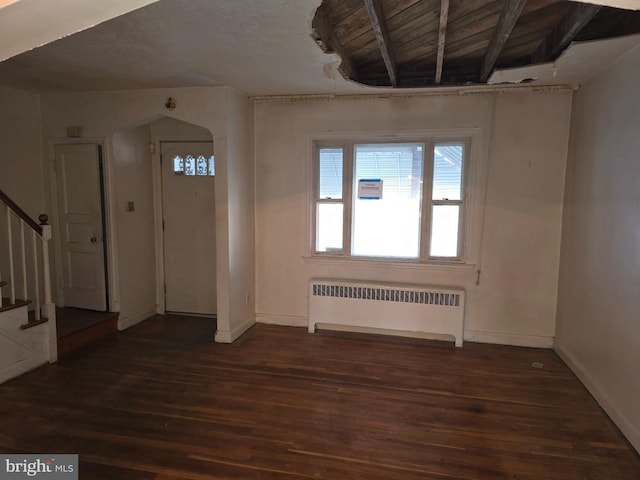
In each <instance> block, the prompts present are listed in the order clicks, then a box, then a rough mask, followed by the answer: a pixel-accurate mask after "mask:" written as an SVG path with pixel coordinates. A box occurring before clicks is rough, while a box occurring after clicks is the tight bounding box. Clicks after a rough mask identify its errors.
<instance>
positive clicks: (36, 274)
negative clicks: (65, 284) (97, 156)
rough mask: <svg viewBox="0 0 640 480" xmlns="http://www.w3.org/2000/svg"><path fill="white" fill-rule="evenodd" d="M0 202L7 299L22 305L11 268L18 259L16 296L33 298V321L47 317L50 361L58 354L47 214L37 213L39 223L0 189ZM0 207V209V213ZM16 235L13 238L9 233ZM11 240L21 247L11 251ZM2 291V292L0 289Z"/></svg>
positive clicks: (0, 284)
mask: <svg viewBox="0 0 640 480" xmlns="http://www.w3.org/2000/svg"><path fill="white" fill-rule="evenodd" d="M0 202H1V203H4V205H5V206H6V217H7V244H8V247H9V248H8V254H9V258H8V266H9V278H10V290H11V297H10V299H9V302H10V305H13V306H17V307H22V306H24V305H23V304H22V303H21V304H19V305H16V275H15V271H14V268H15V267H16V266H17V265H15V262H16V261H18V262H20V263H21V267H22V272H21V273H22V278H21V285H20V286H19V287H18V290H20V289H22V291H21V292H19V293H20V294H21V295H22V296H23V298H21V299H20V300H24V301H25V304H26V303H29V301H32V302H35V304H34V307H35V320H36V321H37V322H38V323H37V324H36V325H39V324H40V323H42V320H43V319H46V320H48V321H47V322H46V327H45V328H46V330H47V337H48V341H47V343H48V344H47V350H48V352H47V353H48V357H49V361H50V362H55V361H56V360H57V358H58V349H57V335H56V330H57V329H56V306H55V304H54V303H53V298H52V294H51V268H50V259H49V241H50V240H51V226H50V225H48V224H47V222H48V220H49V217H48V216H47V215H45V214H42V215H40V216H39V217H38V218H39V220H40V224H38V222H36V221H35V220H33V219H32V218H31V217H30V216H29V215H28V214H27V213H26V212H25V211H24V210H23V209H22V208H20V206H19V205H17V204H16V203H15V202H14V201H13V200H12V199H11V198H10V197H9V196H8V195H7V194H5V193H4V192H3V191H2V190H0ZM1 213H2V210H0V214H1ZM13 216H15V217H16V219H17V221H19V222H20V225H19V227H20V232H19V233H18V232H17V231H14V230H13V227H14V223H15V222H14V219H13ZM25 227H29V228H30V229H31V230H32V236H31V245H32V249H33V274H32V275H29V274H28V272H27V245H26V244H27V242H28V239H27V238H26V234H25ZM14 234H15V235H16V238H15V239H14V238H13V236H14ZM38 236H39V237H40V239H41V244H40V247H41V248H42V254H41V256H42V257H41V261H42V289H43V292H40V288H41V286H40V281H41V280H40V266H39V262H38V258H39V256H40V254H39V252H38V238H37V237H38ZM14 240H16V241H19V242H20V247H18V248H20V249H21V250H20V251H19V252H18V251H14ZM0 253H2V254H3V255H4V252H0ZM18 255H20V256H18ZM32 280H33V289H32V290H33V291H30V290H29V288H30V285H31V282H32ZM0 286H2V287H4V286H7V282H0ZM0 295H2V292H0ZM43 296H44V299H43V300H44V301H43V302H42V303H41V299H42V297H43ZM0 306H2V302H0ZM36 325H24V326H23V329H29V327H31V326H36Z"/></svg>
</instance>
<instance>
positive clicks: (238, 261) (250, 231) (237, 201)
mask: <svg viewBox="0 0 640 480" xmlns="http://www.w3.org/2000/svg"><path fill="white" fill-rule="evenodd" d="M226 111H227V113H228V116H227V121H228V124H227V138H226V144H225V145H224V146H225V147H226V151H227V153H228V161H227V162H226V163H224V164H222V165H221V168H222V169H223V171H222V172H221V173H222V174H223V176H224V177H226V178H227V179H228V181H227V182H226V185H224V184H223V185H221V191H220V192H218V185H219V184H218V183H217V181H216V202H218V199H219V198H222V199H223V202H224V203H223V204H222V205H219V204H218V203H216V216H218V215H221V216H223V217H226V220H225V223H227V224H228V225H229V229H228V235H227V236H226V238H223V239H222V242H220V241H219V242H218V249H217V260H218V262H219V263H218V265H222V267H223V268H222V269H221V268H220V267H219V268H218V273H219V276H218V284H219V285H220V284H224V282H225V281H228V282H229V283H228V288H226V289H222V290H221V291H219V297H218V298H220V294H223V295H227V300H226V301H225V302H224V303H223V305H228V307H227V308H228V309H229V314H228V316H229V330H228V331H225V330H223V329H220V328H218V331H217V332H216V339H217V340H218V341H221V342H231V341H233V340H234V339H236V338H238V337H239V336H240V335H241V334H242V333H243V332H244V331H246V330H247V329H248V328H249V327H251V326H252V325H253V324H254V323H255V283H254V282H255V231H254V224H255V213H254V212H255V205H254V161H253V160H254V158H253V107H252V105H251V103H250V102H249V101H248V100H247V99H246V98H245V97H244V96H242V95H240V94H239V93H238V92H235V91H233V90H229V91H228V92H227V110H226ZM216 151H217V150H216ZM216 158H217V156H216ZM216 168H217V166H216ZM217 175H218V171H216V176H217ZM225 250H226V251H227V252H228V254H224V252H225ZM227 272H228V273H227ZM221 273H222V276H220V274H221ZM218 303H219V305H220V301H219V302H218Z"/></svg>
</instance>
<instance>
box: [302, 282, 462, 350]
mask: <svg viewBox="0 0 640 480" xmlns="http://www.w3.org/2000/svg"><path fill="white" fill-rule="evenodd" d="M463 324H464V289H462V288H452V287H446V288H443V287H429V286H420V285H392V284H381V283H371V282H362V281H350V280H331V279H312V280H311V282H310V287H309V332H311V333H313V332H315V330H316V328H340V329H342V330H350V329H352V330H355V331H363V330H364V331H371V332H372V333H382V332H384V333H392V334H393V333H394V332H395V333H399V334H405V335H406V334H414V335H416V334H420V335H416V336H425V337H429V334H431V335H433V336H434V338H435V336H442V335H446V336H448V337H453V338H454V339H455V344H456V347H461V346H462V335H463V330H464V325H463Z"/></svg>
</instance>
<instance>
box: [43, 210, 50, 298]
mask: <svg viewBox="0 0 640 480" xmlns="http://www.w3.org/2000/svg"><path fill="white" fill-rule="evenodd" d="M43 217H44V220H43ZM40 221H44V222H46V221H47V216H46V215H40ZM41 226H42V276H43V280H44V303H45V304H49V303H51V272H50V271H49V270H50V269H49V240H51V225H45V224H41Z"/></svg>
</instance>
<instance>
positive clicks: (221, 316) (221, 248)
mask: <svg viewBox="0 0 640 480" xmlns="http://www.w3.org/2000/svg"><path fill="white" fill-rule="evenodd" d="M235 95H238V96H239V94H237V93H236V92H235V91H233V90H232V89H230V88H227V87H202V88H177V89H156V90H133V91H119V92H91V93H77V94H74V93H72V94H45V95H42V102H41V103H42V132H43V141H44V142H45V144H44V146H43V151H44V152H46V156H47V160H46V163H47V168H50V165H49V164H48V162H49V161H50V160H49V159H48V156H49V153H48V152H49V151H50V150H51V148H50V145H49V144H50V143H51V142H52V141H54V140H56V139H57V140H60V139H63V138H64V136H65V132H66V127H67V126H70V125H72V126H82V127H83V129H84V136H85V137H86V138H97V139H104V140H105V143H106V144H107V146H108V147H109V146H110V144H111V142H110V140H111V137H112V135H113V133H114V132H117V131H123V132H124V131H126V130H129V129H134V128H137V127H139V126H141V125H146V124H148V123H150V122H153V121H155V120H157V119H159V118H161V117H163V116H169V117H172V118H175V119H178V120H181V121H184V122H188V123H192V124H195V125H201V126H203V127H205V128H206V129H208V130H209V131H210V132H211V133H212V136H213V142H214V145H215V148H216V163H217V166H219V169H218V173H217V175H216V208H217V212H216V224H217V225H216V232H217V233H216V235H217V251H218V259H221V258H228V257H229V256H230V252H229V245H234V246H235V245H237V246H238V247H234V248H238V250H236V251H235V252H234V254H233V256H234V257H235V258H237V257H242V256H244V257H246V258H248V259H251V258H253V257H252V255H253V253H252V250H251V251H246V252H245V251H242V248H244V247H250V244H247V243H246V241H244V240H242V239H237V238H236V236H237V235H245V234H250V233H251V232H248V231H245V229H242V228H235V227H233V228H230V222H232V220H230V215H229V210H230V209H231V208H232V207H231V205H230V204H229V202H228V201H227V198H226V194H227V192H233V191H235V189H236V188H237V187H238V185H240V186H241V187H242V185H244V184H245V183H246V182H248V181H250V177H249V173H247V171H246V170H241V173H240V174H237V175H236V174H234V175H233V177H232V178H230V179H228V178H227V176H226V173H227V162H228V161H232V160H233V161H235V160H236V158H235V154H234V158H233V159H231V158H230V157H229V155H228V152H227V148H226V145H227V144H228V142H227V137H228V136H229V137H230V138H231V143H232V144H234V145H238V146H237V147H236V148H237V149H239V148H244V149H245V150H246V151H247V152H249V153H248V154H249V155H250V151H251V142H252V138H251V137H250V136H249V135H245V134H244V133H242V134H241V133H233V132H228V129H229V126H230V125H232V124H233V122H232V120H231V119H232V118H233V117H234V115H236V113H235V112H234V110H233V109H234V108H236V107H237V108H240V107H239V106H238V105H239V103H238V102H240V101H239V100H238V101H237V102H231V101H230V100H229V98H230V96H231V97H233V96H235ZM168 97H173V98H174V99H175V100H176V102H177V107H176V108H175V110H167V109H166V108H165V106H164V104H165V101H166V99H167V98H168ZM238 98H241V96H239V97H238ZM244 101H245V102H246V100H244ZM247 108H248V107H247ZM242 112H243V115H244V114H246V112H247V110H246V109H243V110H242ZM243 142H248V144H247V145H246V146H244V147H242V146H240V144H241V143H243ZM238 158H239V159H241V161H242V162H246V161H248V160H247V159H246V158H247V157H245V156H244V155H239V156H238ZM114 159H115V157H114V152H112V151H111V149H110V148H108V149H107V151H106V152H105V161H106V164H107V172H106V173H107V184H108V192H107V193H108V196H109V198H108V204H109V205H108V207H109V218H110V222H111V225H116V227H115V229H116V230H117V232H118V233H117V235H112V237H111V238H110V243H111V245H112V247H113V248H114V249H115V253H114V255H112V257H115V258H117V259H118V262H117V263H116V264H114V265H112V270H113V271H117V270H119V269H120V268H121V267H122V260H120V259H119V258H118V252H119V249H120V244H121V243H122V242H125V243H127V242H133V243H134V244H135V243H136V240H135V237H136V236H137V235H139V234H140V231H139V230H138V229H133V230H130V231H129V230H125V231H124V232H121V231H120V230H121V229H120V225H117V224H118V218H117V213H116V212H117V211H118V208H119V205H118V203H117V201H118V194H117V190H116V183H117V179H118V178H119V177H122V175H126V173H125V171H124V170H122V165H118V163H117V162H115V161H114ZM242 172H244V173H242ZM138 173H139V172H138ZM48 182H49V179H48V178H46V179H45V182H44V185H45V187H47V185H48ZM128 188H129V187H127V189H128ZM145 188H146V187H145ZM242 188H244V187H242ZM125 193H128V191H127V190H126V189H125ZM47 195H48V192H47ZM47 198H49V197H48V196H47ZM220 208H222V209H225V211H224V212H220V211H219V210H220ZM219 213H220V214H219ZM222 213H224V214H222ZM234 221H235V220H234ZM145 228H146V227H145ZM114 231H115V230H114ZM220 239H226V240H224V241H223V242H222V243H220ZM249 261H250V260H249ZM248 267H249V268H250V270H252V269H253V266H252V265H248ZM217 273H218V334H220V336H219V340H220V341H225V339H226V340H228V341H231V340H234V339H235V338H236V337H237V335H240V334H241V333H242V331H243V330H242V329H241V328H238V325H240V324H242V325H245V326H246V327H247V328H248V326H250V323H247V321H246V318H245V317H246V311H245V309H244V308H242V309H240V307H239V306H238V305H237V303H236V302H232V300H231V298H230V293H229V292H227V293H225V292H224V289H225V288H227V289H228V288H232V287H233V288H234V289H235V288H237V289H239V291H242V292H243V293H242V295H244V292H246V291H251V289H252V285H251V280H252V279H250V278H245V277H242V279H244V280H242V279H241V280H238V279H237V278H229V276H230V275H233V274H235V271H234V270H233V269H226V270H221V269H220V264H219V266H218V272H217ZM141 275H142V274H141ZM152 275H154V272H153V271H151V270H150V267H149V268H148V269H147V270H146V271H145V272H144V274H143V276H144V278H150V277H151V276H152ZM118 287H119V285H115V286H113V288H112V289H111V293H112V295H113V296H114V300H115V301H117V302H120V300H121V295H122V292H121V288H118ZM134 288H135V290H133V291H132V292H130V293H131V295H136V294H137V293H142V292H138V288H140V287H139V286H134ZM145 288H146V287H145ZM233 294H234V295H235V292H234V293H233ZM145 295H146V294H145ZM225 302H226V303H225Z"/></svg>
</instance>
